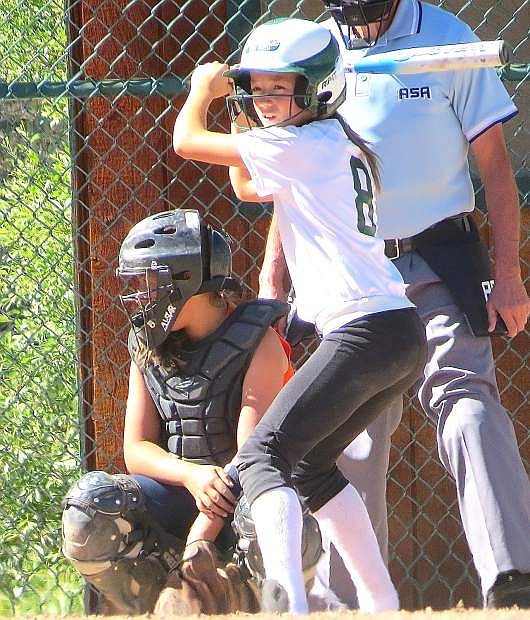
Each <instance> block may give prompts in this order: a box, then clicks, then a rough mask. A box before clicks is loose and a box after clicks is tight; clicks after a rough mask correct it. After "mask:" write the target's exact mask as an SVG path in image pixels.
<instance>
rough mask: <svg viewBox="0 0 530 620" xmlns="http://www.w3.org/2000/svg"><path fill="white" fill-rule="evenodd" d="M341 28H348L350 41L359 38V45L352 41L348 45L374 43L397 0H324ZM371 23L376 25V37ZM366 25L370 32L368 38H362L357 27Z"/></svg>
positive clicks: (360, 45)
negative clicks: (371, 30) (372, 31)
mask: <svg viewBox="0 0 530 620" xmlns="http://www.w3.org/2000/svg"><path fill="white" fill-rule="evenodd" d="M324 3H325V5H326V6H327V7H328V13H331V15H332V16H333V18H334V19H335V21H336V22H337V25H338V26H339V28H342V27H343V26H346V27H347V28H348V39H349V41H355V39H357V40H358V43H359V45H355V43H350V45H348V47H362V42H363V41H364V43H365V45H366V46H369V45H374V44H375V43H376V42H377V40H378V39H379V36H380V33H381V26H382V23H383V21H384V20H386V19H387V18H388V17H389V16H390V14H391V13H392V8H393V6H394V3H395V0H334V1H328V0H324ZM369 25H372V26H374V25H375V26H376V27H377V31H376V34H375V37H373V36H372V35H371V33H370V29H369ZM359 27H364V28H366V30H367V32H368V36H367V38H366V39H362V38H361V37H360V36H359V34H358V32H357V31H356V28H359Z"/></svg>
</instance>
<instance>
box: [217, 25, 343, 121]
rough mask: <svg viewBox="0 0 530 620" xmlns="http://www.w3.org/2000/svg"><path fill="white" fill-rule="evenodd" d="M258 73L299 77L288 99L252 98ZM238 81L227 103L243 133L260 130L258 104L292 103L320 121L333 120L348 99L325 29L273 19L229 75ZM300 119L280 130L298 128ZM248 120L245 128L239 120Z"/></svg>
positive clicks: (254, 34)
mask: <svg viewBox="0 0 530 620" xmlns="http://www.w3.org/2000/svg"><path fill="white" fill-rule="evenodd" d="M253 71H257V72H266V73H267V72H268V73H291V74H294V75H296V81H295V86H294V92H293V93H292V94H289V95H274V94H270V95H263V94H260V95H253V94H252V89H251V82H250V75H251V73H252V72H253ZM225 75H227V76H228V77H230V78H232V79H233V81H234V95H232V96H229V97H227V98H226V101H227V107H228V112H229V114H230V119H231V121H232V122H233V123H235V124H236V125H237V126H238V127H240V128H242V129H244V128H248V126H249V125H250V126H255V125H261V123H260V122H259V119H258V115H257V113H256V109H255V107H254V103H255V102H256V101H257V100H259V98H265V97H269V98H271V97H279V96H282V97H290V98H291V101H294V102H295V103H296V105H297V106H298V107H299V108H300V109H301V110H310V111H311V112H312V113H313V115H314V117H315V118H327V117H329V116H332V115H333V114H334V113H335V111H336V110H337V109H338V107H339V106H340V105H341V104H342V103H343V101H344V99H345V96H346V79H345V77H344V68H343V65H342V60H341V57H340V51H339V47H338V44H337V42H336V41H335V39H334V37H333V36H332V35H331V33H330V32H329V30H328V29H327V28H325V27H324V26H323V25H322V24H316V23H315V22H312V21H309V20H304V19H294V18H292V19H274V20H271V21H269V22H266V23H264V24H262V25H261V26H258V27H257V28H256V29H255V30H254V31H253V32H252V33H251V34H250V36H249V38H248V39H247V42H246V43H245V46H244V47H243V52H242V55H241V62H240V64H239V66H238V67H237V68H235V69H232V70H230V71H228V72H226V74H225ZM297 114H298V111H297V112H296V113H293V114H290V115H289V118H287V119H285V120H284V121H282V122H281V123H277V125H287V124H293V121H295V120H296V116H297ZM241 116H243V119H244V123H246V125H241V124H240V122H239V119H240V118H241Z"/></svg>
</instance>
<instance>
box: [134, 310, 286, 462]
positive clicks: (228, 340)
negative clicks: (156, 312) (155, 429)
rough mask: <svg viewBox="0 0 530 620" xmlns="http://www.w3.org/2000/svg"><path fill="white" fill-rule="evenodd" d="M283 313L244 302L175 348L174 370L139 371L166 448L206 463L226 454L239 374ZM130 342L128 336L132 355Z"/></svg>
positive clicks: (232, 435) (230, 449)
mask: <svg viewBox="0 0 530 620" xmlns="http://www.w3.org/2000/svg"><path fill="white" fill-rule="evenodd" d="M287 311H288V306H287V304H284V303H283V302H280V301H276V300H261V299H260V300H255V301H249V302H244V303H242V304H240V305H239V306H237V308H236V309H235V310H234V311H233V312H232V314H231V315H230V316H229V317H228V318H227V319H226V320H225V321H224V322H223V323H222V325H221V326H220V327H219V328H218V329H217V330H216V331H215V332H214V333H213V334H211V335H210V336H208V337H207V338H204V339H203V340H201V341H200V342H198V343H197V344H194V345H193V348H186V349H184V350H182V351H181V352H179V359H181V360H182V362H183V364H181V367H180V368H171V369H166V368H163V367H161V366H159V365H158V364H151V365H149V366H148V367H147V368H144V369H142V373H143V376H144V379H145V382H146V385H147V388H148V389H149V392H150V393H151V396H152V397H153V400H154V402H155V405H156V407H157V409H158V412H159V413H160V416H161V418H162V421H163V424H164V431H165V436H166V438H167V449H168V450H169V451H170V452H172V453H173V454H175V455H176V456H177V457H178V458H182V459H186V460H187V461H192V462H194V463H200V464H209V465H225V464H226V463H227V462H228V461H229V460H230V459H231V458H232V456H233V455H234V454H235V452H236V427H237V422H238V419H239V413H240V410H241V394H242V387H243V380H244V378H245V374H246V372H247V369H248V367H249V365H250V362H251V361H252V357H253V355H254V352H255V350H256V348H257V347H258V345H259V343H260V342H261V340H262V339H263V336H264V334H265V332H266V330H267V329H268V328H269V327H270V326H271V325H272V324H273V323H275V322H276V321H277V320H278V319H279V318H280V317H281V316H282V315H284V314H286V312H287ZM133 341H134V337H133V338H132V339H131V338H129V351H130V353H131V356H132V357H133V359H134V349H135V346H134V344H133Z"/></svg>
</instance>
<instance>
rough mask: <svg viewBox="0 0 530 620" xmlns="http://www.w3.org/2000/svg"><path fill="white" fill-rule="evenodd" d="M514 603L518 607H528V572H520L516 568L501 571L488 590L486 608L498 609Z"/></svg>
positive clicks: (529, 598) (529, 586) (529, 575)
mask: <svg viewBox="0 0 530 620" xmlns="http://www.w3.org/2000/svg"><path fill="white" fill-rule="evenodd" d="M514 605H517V607H519V608H520V609H529V608H530V573H520V572H519V571H518V570H511V571H508V572H506V573H501V574H500V575H499V576H498V577H497V579H496V580H495V583H494V584H493V585H492V586H491V588H490V589H489V590H488V594H487V596H486V607H487V608H489V609H500V608H501V607H513V606H514Z"/></svg>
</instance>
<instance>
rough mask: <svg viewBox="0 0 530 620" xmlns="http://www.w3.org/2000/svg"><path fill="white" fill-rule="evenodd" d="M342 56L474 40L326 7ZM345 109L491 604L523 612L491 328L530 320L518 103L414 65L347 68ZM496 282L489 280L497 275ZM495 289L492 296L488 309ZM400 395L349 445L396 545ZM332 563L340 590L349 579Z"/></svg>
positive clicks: (269, 275) (347, 460) (346, 592)
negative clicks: (510, 145) (392, 468)
mask: <svg viewBox="0 0 530 620" xmlns="http://www.w3.org/2000/svg"><path fill="white" fill-rule="evenodd" d="M326 5H327V8H328V9H329V11H330V13H331V15H332V17H333V19H331V18H330V19H329V20H328V22H327V25H328V27H329V28H330V29H331V30H332V32H333V33H334V34H335V36H336V37H337V39H338V41H339V43H340V45H341V48H342V52H343V56H344V58H345V59H346V60H352V61H353V60H357V59H359V58H360V57H363V56H365V55H370V56H374V55H377V54H378V53H381V52H388V51H393V50H399V49H405V48H412V47H422V46H432V45H443V44H452V43H466V42H473V41H476V40H477V38H476V36H475V35H474V34H473V32H472V31H471V29H470V28H469V27H468V26H467V25H466V24H464V23H463V22H462V21H460V20H459V19H458V18H456V17H455V16H454V15H452V14H450V13H448V12H446V11H443V10H442V9H440V8H438V7H435V6H433V5H431V4H428V3H424V2H418V0H393V1H392V0H338V1H336V2H326ZM347 79H348V83H347V88H348V90H347V99H346V102H345V103H344V104H343V106H342V107H341V108H340V112H341V114H342V115H343V116H344V117H345V118H346V120H347V121H348V122H349V123H350V125H351V126H352V127H353V129H354V130H355V131H357V132H358V133H359V134H360V135H361V137H362V138H364V139H365V140H367V141H368V143H370V145H371V146H372V148H373V149H374V150H375V152H376V153H377V155H378V156H379V158H380V160H381V164H382V165H381V168H382V191H381V194H380V195H379V196H378V197H377V211H378V230H377V235H378V236H380V237H383V238H384V239H385V240H386V251H387V256H388V257H389V258H390V259H391V260H392V261H394V264H395V265H396V267H398V269H399V271H400V272H401V274H402V276H403V278H404V280H405V282H406V283H407V285H408V288H407V295H408V296H409V298H410V299H411V300H412V301H413V302H414V303H415V304H416V306H417V307H418V311H419V313H420V315H421V316H422V318H423V321H424V323H425V327H426V331H427V337H428V341H429V361H428V363H427V365H426V367H425V373H424V379H423V381H422V382H421V385H420V388H419V399H420V403H421V406H422V408H423V410H424V411H425V413H426V414H427V416H428V417H429V418H430V419H431V420H432V421H433V422H434V423H435V424H436V429H437V441H438V453H439V456H440V459H441V461H442V463H443V465H444V467H445V468H446V469H447V471H448V472H449V473H450V474H451V475H452V477H453V478H454V480H455V482H456V489H457V494H458V503H459V507H460V513H461V517H462V522H463V525H464V530H465V534H466V538H467V541H468V544H469V547H470V549H471V552H472V555H473V561H474V563H475V567H476V569H477V572H478V574H479V576H480V579H481V585H482V591H483V595H484V604H485V606H487V607H494V608H495V607H505V606H511V605H515V604H516V605H519V606H520V607H530V536H529V532H530V484H529V480H528V475H527V473H526V471H525V468H524V466H523V464H522V461H521V457H520V455H519V451H518V448H517V442H516V437H515V433H514V429H513V425H512V423H511V420H510V418H509V416H508V415H507V413H506V411H505V410H504V409H503V407H502V405H501V403H500V398H499V392H498V388H497V384H496V379H495V368H494V362H493V356H492V350H491V343H490V339H489V337H488V335H490V334H491V333H495V332H502V331H503V324H504V325H505V327H506V331H507V333H508V335H509V336H510V337H514V336H515V335H516V334H517V333H518V332H520V331H522V330H523V329H524V327H525V324H526V321H527V318H528V313H529V311H530V302H529V299H528V295H527V292H526V290H525V288H524V285H523V282H522V278H521V271H520V266H519V258H518V244H519V226H520V214H519V202H518V194H517V187H516V184H515V180H514V176H513V172H512V168H511V163H510V159H509V156H508V153H507V149H506V144H505V140H504V135H503V128H502V124H503V123H504V122H505V121H507V120H508V119H510V118H511V117H513V116H514V115H515V114H516V113H517V109H516V107H515V106H514V104H513V103H512V101H511V100H510V97H509V95H508V93H507V92H506V90H505V89H504V87H503V86H502V83H501V82H500V80H499V78H498V76H497V74H496V72H495V71H494V70H492V69H479V70H472V71H460V72H456V71H449V72H445V73H422V74H417V75H404V76H392V75H368V74H355V73H350V74H348V75H347ZM468 151H471V153H472V155H473V157H474V159H475V161H476V164H477V168H478V171H479V173H480V177H481V180H482V183H483V185H484V191H485V198H486V204H487V208H488V213H489V221H490V224H491V228H492V234H493V236H492V239H493V246H494V251H495V268H494V273H493V274H492V275H490V273H489V262H488V256H487V252H486V251H485V248H484V247H483V246H482V244H481V243H480V240H479V237H478V232H477V229H476V226H475V224H474V221H473V219H472V217H471V215H470V214H471V212H472V211H473V209H474V206H475V205H474V191H473V185H472V182H471V178H470V173H469V165H468ZM281 254H282V253H281V243H280V239H279V236H278V232H277V228H276V225H275V222H274V219H273V223H272V225H271V231H270V232H269V240H268V242H267V252H266V256H265V259H264V265H263V269H262V272H261V275H260V287H261V288H260V296H261V297H273V298H274V297H282V296H283V295H284V293H285V290H284V287H283V281H284V275H285V263H284V262H282V255H281ZM493 280H494V285H493ZM486 298H487V304H486V303H485V301H486ZM401 412H402V402H401V401H399V402H395V403H394V405H393V407H391V408H389V409H388V410H387V411H386V413H385V415H381V416H380V417H379V419H378V420H377V421H376V422H375V423H374V424H373V425H372V427H371V428H369V429H368V431H367V433H365V434H364V436H361V437H360V438H358V439H357V440H356V441H355V442H353V443H352V444H351V445H350V446H349V448H348V449H347V450H346V452H345V453H344V455H343V456H342V457H341V462H340V465H341V469H342V470H343V472H344V473H345V474H346V476H347V477H348V478H349V479H350V480H351V481H352V483H353V484H354V485H355V486H356V487H357V489H358V490H359V491H360V492H361V493H362V494H363V496H364V497H366V502H367V506H368V509H369V511H370V512H371V517H372V520H373V523H374V526H375V528H376V529H377V530H378V533H379V540H380V544H381V546H382V548H383V552H384V553H385V552H386V546H387V525H386V505H385V485H386V468H387V465H388V456H389V447H390V435H391V433H392V432H393V430H395V428H396V427H397V425H398V423H399V420H400V417H401ZM338 562H340V560H338V558H337V557H336V556H333V559H332V561H331V575H330V584H331V587H332V589H334V590H335V592H336V593H337V594H339V595H340V596H341V598H343V600H344V601H345V602H347V603H349V604H351V605H353V600H352V597H353V589H352V586H351V584H350V583H348V582H347V578H346V576H345V573H343V572H341V569H340V566H339V565H338Z"/></svg>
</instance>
